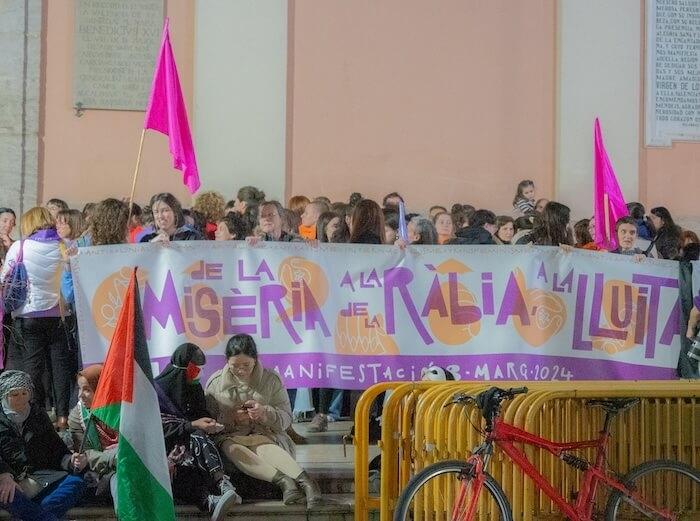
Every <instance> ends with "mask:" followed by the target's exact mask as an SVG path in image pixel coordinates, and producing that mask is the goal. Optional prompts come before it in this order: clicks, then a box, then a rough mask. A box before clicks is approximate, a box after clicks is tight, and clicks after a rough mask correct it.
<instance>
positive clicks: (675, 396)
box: [354, 380, 700, 521]
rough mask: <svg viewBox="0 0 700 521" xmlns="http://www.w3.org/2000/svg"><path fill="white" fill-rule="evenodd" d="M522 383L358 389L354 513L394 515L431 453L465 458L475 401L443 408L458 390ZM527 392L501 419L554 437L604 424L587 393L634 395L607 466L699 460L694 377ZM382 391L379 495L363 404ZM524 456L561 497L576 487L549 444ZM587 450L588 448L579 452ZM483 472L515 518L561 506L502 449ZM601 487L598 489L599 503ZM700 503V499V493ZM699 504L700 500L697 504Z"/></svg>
mask: <svg viewBox="0 0 700 521" xmlns="http://www.w3.org/2000/svg"><path fill="white" fill-rule="evenodd" d="M523 384H524V382H522V381H521V382H415V383H403V382H391V383H382V384H378V385H375V386H373V387H371V388H370V389H368V390H367V391H366V392H365V393H364V394H363V395H362V397H361V398H360V401H359V402H358V404H357V408H356V412H355V439H354V444H355V520H356V521H366V520H367V519H368V518H369V513H370V511H373V510H375V511H376V510H377V509H378V510H379V512H380V519H381V521H389V520H391V516H392V513H393V509H394V507H395V506H396V500H397V498H398V496H399V494H400V492H401V490H402V489H403V488H404V487H405V485H406V483H407V482H408V480H409V479H410V478H411V476H412V475H413V474H415V473H416V472H418V471H420V470H421V469H423V468H425V467H426V466H427V465H430V464H432V463H435V462H436V461H441V460H446V459H465V458H466V457H467V456H468V455H469V451H470V450H471V449H472V448H473V447H474V446H476V445H478V444H479V443H480V441H481V435H480V434H479V432H478V431H477V430H476V429H475V428H474V427H473V426H480V425H481V417H480V415H479V411H478V410H477V409H476V407H473V406H471V407H463V406H451V407H445V405H447V404H448V403H449V402H450V400H451V399H452V396H453V395H454V394H455V393H457V392H468V393H478V392H479V391H481V390H484V389H486V388H488V387H490V386H491V385H498V386H499V387H511V386H513V387H514V386H521V385H523ZM526 385H527V386H528V387H529V388H530V392H529V393H528V394H527V395H521V396H518V397H516V399H514V400H513V401H512V402H509V403H508V404H506V405H505V406H504V409H503V417H504V419H505V420H506V421H507V422H510V423H513V424H514V425H517V426H519V427H521V428H524V429H526V430H528V431H531V432H533V433H535V434H538V435H540V436H543V437H546V438H550V439H553V440H557V441H564V440H569V441H576V440H582V439H593V438H596V437H597V434H598V432H599V430H600V428H601V427H602V421H603V413H602V411H601V410H600V409H594V408H590V407H587V406H586V405H585V401H586V400H587V399H591V398H608V397H609V398H613V397H627V396H630V397H639V398H641V403H640V404H639V405H637V406H635V407H634V408H632V409H630V410H628V411H625V412H623V413H621V414H619V415H618V417H617V418H616V419H615V423H614V426H613V429H612V435H613V436H612V439H611V442H610V446H609V450H608V461H609V465H610V468H612V469H616V470H617V471H619V472H620V473H622V474H624V473H626V472H627V471H628V470H629V469H630V468H632V467H634V466H635V465H638V464H639V463H642V462H644V461H648V460H651V459H659V458H664V459H673V460H678V461H682V462H684V463H687V464H690V465H692V466H694V467H698V464H700V430H699V429H700V382H697V381H686V380H674V381H653V382H652V381H639V382H635V381H586V382H527V383H526ZM385 391H391V395H390V396H389V398H388V399H387V400H386V401H385V403H384V410H383V413H382V436H381V440H380V442H379V444H378V445H379V449H380V455H381V473H380V495H379V496H373V495H370V493H369V483H368V474H369V472H368V463H369V440H368V425H369V422H368V420H369V411H370V407H371V405H372V402H373V401H374V400H375V399H376V398H377V397H379V396H380V395H381V394H382V393H384V392H385ZM525 453H526V454H527V456H528V458H529V459H530V460H531V461H532V462H533V463H534V464H535V465H536V466H537V467H538V468H539V469H540V471H541V472H542V473H543V474H544V475H545V477H547V478H548V479H550V480H551V482H552V483H554V484H555V485H556V487H557V488H558V489H559V491H560V493H561V494H562V495H563V496H564V497H570V496H571V494H572V492H573V491H574V490H575V489H576V488H577V485H578V481H579V477H580V471H577V470H575V469H573V468H571V467H568V466H566V465H564V464H563V463H562V462H561V461H560V460H559V459H558V458H556V457H554V456H552V455H551V454H549V453H547V452H546V451H543V450H540V449H536V448H532V447H525ZM583 455H584V456H586V457H588V458H590V457H591V456H592V454H590V453H589V454H585V453H584V454H583ZM489 472H490V473H491V474H492V475H493V477H494V478H495V479H496V480H497V481H499V482H500V483H501V485H502V487H503V489H504V491H505V493H506V495H507V496H508V497H509V499H510V501H511V506H512V508H513V513H514V517H515V519H522V520H523V521H530V520H533V519H542V518H550V519H551V518H556V517H559V516H560V515H559V512H558V510H557V509H556V508H555V506H554V505H553V503H552V502H551V501H550V499H549V498H548V497H547V496H546V495H545V494H544V493H541V492H540V491H539V490H537V489H536V488H535V487H534V484H533V483H532V481H531V480H530V479H529V478H526V477H524V476H523V473H522V472H521V471H520V470H519V469H517V468H514V466H513V464H512V462H511V461H510V460H509V459H508V458H506V457H505V456H504V455H503V454H501V453H500V452H499V451H497V452H496V454H495V455H494V458H493V459H492V460H491V464H490V467H489ZM606 497H607V494H606V493H605V492H604V491H601V493H600V494H599V500H600V502H601V506H602V504H603V502H604V501H605V499H606ZM698 502H700V498H698ZM699 508H700V506H699Z"/></svg>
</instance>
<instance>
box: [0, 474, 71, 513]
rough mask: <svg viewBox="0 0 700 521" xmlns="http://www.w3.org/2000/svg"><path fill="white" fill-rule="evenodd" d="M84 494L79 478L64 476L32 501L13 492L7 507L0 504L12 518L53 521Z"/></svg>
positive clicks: (19, 493) (16, 491)
mask: <svg viewBox="0 0 700 521" xmlns="http://www.w3.org/2000/svg"><path fill="white" fill-rule="evenodd" d="M84 492H85V482H84V481H83V478H81V477H80V476H66V477H65V478H64V479H63V480H62V481H58V482H56V483H55V485H54V486H50V487H48V488H47V489H46V490H44V491H43V492H42V493H41V494H39V495H38V496H37V497H35V498H34V499H29V498H28V497H27V496H25V495H24V494H22V492H20V491H19V490H15V499H14V501H12V503H10V504H9V505H5V504H2V503H0V508H2V509H3V510H7V511H8V512H9V513H10V515H11V516H12V517H14V518H17V519H21V520H22V521H55V520H58V519H61V518H62V517H63V516H64V515H65V514H66V512H68V510H70V509H71V508H73V507H74V506H75V505H76V504H77V503H78V501H80V499H81V498H82V496H83V493H84Z"/></svg>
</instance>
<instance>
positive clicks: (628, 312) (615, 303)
mask: <svg viewBox="0 0 700 521" xmlns="http://www.w3.org/2000/svg"><path fill="white" fill-rule="evenodd" d="M611 304H612V309H611V310H610V321H611V322H612V325H613V326H615V327H616V328H618V329H625V328H627V327H628V326H629V325H630V323H631V322H632V312H633V311H634V310H633V309H632V286H630V285H629V284H625V302H624V304H623V306H624V307H623V310H624V312H625V316H624V317H623V318H620V287H619V286H613V287H612V303H611Z"/></svg>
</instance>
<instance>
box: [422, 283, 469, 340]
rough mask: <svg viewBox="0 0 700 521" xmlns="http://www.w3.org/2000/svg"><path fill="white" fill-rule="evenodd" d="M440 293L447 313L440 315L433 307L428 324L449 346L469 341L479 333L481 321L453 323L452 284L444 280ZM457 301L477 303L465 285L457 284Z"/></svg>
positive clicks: (439, 338) (464, 303)
mask: <svg viewBox="0 0 700 521" xmlns="http://www.w3.org/2000/svg"><path fill="white" fill-rule="evenodd" d="M440 293H441V294H442V298H443V300H444V301H445V306H446V308H447V315H446V316H444V317H441V316H440V313H439V312H438V310H436V309H433V310H431V311H430V313H428V325H429V326H430V330H431V331H432V333H433V335H435V337H436V338H437V339H438V340H439V341H440V342H442V343H443V344H446V345H448V346H456V345H460V344H465V343H467V342H469V341H470V340H471V339H472V338H474V337H475V336H476V335H478V334H479V331H480V330H481V321H480V320H477V321H476V322H471V323H469V324H453V323H452V316H451V304H450V284H449V282H443V283H442V284H440ZM457 303H458V304H459V305H461V306H468V305H475V304H476V297H475V296H474V295H473V294H472V293H471V292H470V291H469V290H468V289H467V288H466V287H465V286H464V285H463V284H457Z"/></svg>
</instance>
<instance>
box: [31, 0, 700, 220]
mask: <svg viewBox="0 0 700 521" xmlns="http://www.w3.org/2000/svg"><path fill="white" fill-rule="evenodd" d="M165 4H166V11H167V13H168V15H169V16H170V17H171V32H172V35H173V38H172V41H173V46H174V51H175V53H176V56H177V60H178V68H179V72H180V77H181V81H182V84H183V90H184V92H185V96H186V99H187V103H188V107H189V109H190V112H191V113H192V110H193V109H192V103H191V98H192V90H193V87H192V86H193V68H194V67H193V65H194V64H193V60H194V58H193V56H194V45H195V35H194V23H193V17H194V4H193V2H191V1H189V0H167V1H166V2H165ZM44 5H45V15H46V16H45V19H44V24H45V25H44V39H45V42H44V49H45V51H44V52H45V58H44V60H43V71H42V72H43V78H44V82H43V102H42V106H43V113H42V116H41V120H42V124H41V131H40V134H41V139H42V141H41V154H40V165H39V169H40V173H39V175H40V193H39V200H40V201H45V200H47V199H49V198H50V197H60V198H63V199H66V200H67V201H68V202H69V203H72V204H75V205H80V204H83V203H84V202H87V201H93V200H98V199H101V198H103V197H107V196H115V197H124V196H127V195H128V193H129V190H130V186H131V176H132V173H133V169H134V164H135V160H136V152H137V147H138V140H139V136H140V130H141V125H142V121H143V112H125V111H97V110H88V111H86V112H85V114H84V115H83V117H81V118H77V117H75V115H74V111H73V109H72V108H71V106H72V81H73V21H74V20H73V13H74V3H73V1H72V0H66V1H65V2H45V4H44ZM556 23H557V22H556V2H555V1H554V0H537V1H530V2H512V1H509V0H494V1H490V2H464V1H461V0H444V1H441V2H430V3H426V2H422V1H419V0H384V1H382V2H376V1H373V0H356V1H353V2H347V1H344V0H326V1H324V2H310V1H307V0H290V3H289V57H288V68H289V70H288V99H287V105H288V108H287V118H288V121H287V129H288V130H287V173H286V195H287V196H289V195H293V194H298V193H303V194H307V195H309V196H315V195H321V194H323V195H328V196H329V197H330V198H331V199H333V200H345V199H347V197H348V195H349V194H350V193H351V192H353V191H360V192H362V193H363V194H364V195H365V196H368V197H373V198H380V197H381V196H382V195H384V194H385V193H387V192H390V191H393V190H398V191H400V192H401V193H402V194H403V195H404V196H405V197H406V199H407V201H408V203H409V206H410V208H412V209H424V208H426V207H428V206H430V205H432V204H436V203H439V204H445V205H449V204H451V203H453V202H463V203H471V204H474V205H475V206H481V207H489V208H493V209H494V210H497V211H506V210H509V209H510V204H511V199H512V197H513V191H514V188H515V185H516V183H517V182H518V181H519V180H520V179H523V178H530V179H533V180H534V181H535V182H536V184H537V187H538V196H544V197H551V196H554V195H555V194H554V193H553V192H554V185H555V183H554V175H555V173H554V171H555V166H554V154H555V147H556V143H555V140H556V135H555V121H556V113H555V110H556V105H555V96H556V91H555V85H556V75H557V71H556V37H557V35H556V32H557V26H556ZM418 28H420V32H417V31H418ZM640 43H643V42H640ZM641 48H642V49H643V45H641ZM642 80H643V78H640V81H642ZM640 108H642V109H643V107H640ZM642 114H643V110H642ZM190 115H191V116H192V114H190ZM640 119H641V118H640ZM640 125H643V121H640ZM641 128H642V131H643V126H642V127H641ZM236 189H237V187H236V186H231V190H230V193H228V194H226V196H227V197H228V196H232V195H233V194H234V192H235V190H236ZM162 190H170V191H172V192H173V193H175V194H176V195H177V196H178V197H181V198H182V200H183V202H184V203H185V204H188V203H189V201H191V197H190V196H189V194H188V193H187V192H186V190H185V189H184V187H182V185H181V183H180V174H179V172H177V171H174V170H173V169H172V165H171V160H170V156H169V154H168V149H167V139H166V138H165V137H164V136H161V135H159V134H156V133H148V134H147V137H146V143H145V147H144V153H143V158H142V163H141V173H140V177H139V183H138V186H137V197H136V199H137V201H138V202H145V201H146V199H147V197H148V196H150V195H151V194H153V193H155V192H157V191H162ZM698 193H700V144H697V143H692V144H691V143H676V144H674V146H673V148H671V149H646V148H644V147H643V146H642V144H641V143H640V162H639V194H636V195H637V199H639V200H640V201H642V202H643V203H645V204H646V205H647V206H648V207H651V206H656V205H660V204H663V205H666V206H668V207H669V209H670V210H671V211H672V212H673V213H674V214H676V215H679V216H698V215H700V212H698V210H697V202H696V201H697V194H698Z"/></svg>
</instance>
